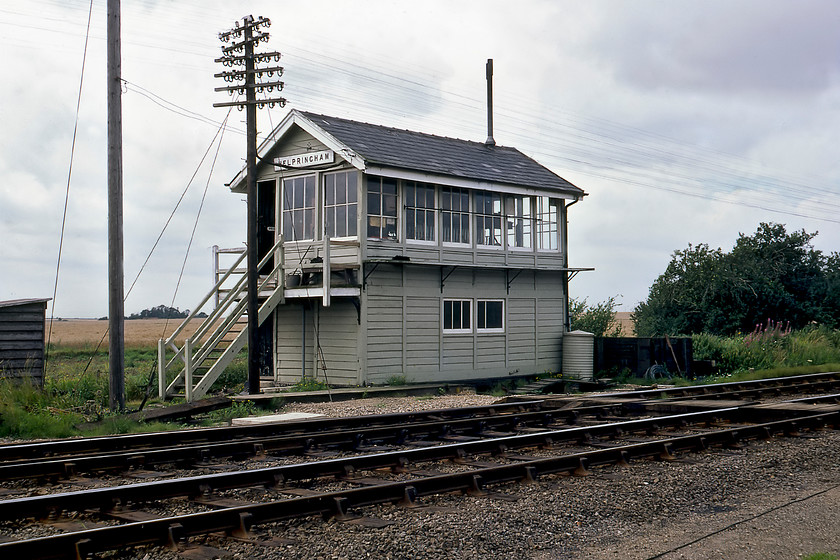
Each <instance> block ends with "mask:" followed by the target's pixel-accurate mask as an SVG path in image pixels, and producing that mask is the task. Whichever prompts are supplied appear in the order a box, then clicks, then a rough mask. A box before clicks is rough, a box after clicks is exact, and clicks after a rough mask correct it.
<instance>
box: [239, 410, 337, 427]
mask: <svg viewBox="0 0 840 560" xmlns="http://www.w3.org/2000/svg"><path fill="white" fill-rule="evenodd" d="M321 416H324V414H313V413H311V412H286V413H284V414H269V415H267V416H248V417H245V418H234V419H233V420H231V421H230V423H231V425H232V426H257V425H260V424H274V423H276V422H290V421H292V420H308V419H310V418H319V417H321Z"/></svg>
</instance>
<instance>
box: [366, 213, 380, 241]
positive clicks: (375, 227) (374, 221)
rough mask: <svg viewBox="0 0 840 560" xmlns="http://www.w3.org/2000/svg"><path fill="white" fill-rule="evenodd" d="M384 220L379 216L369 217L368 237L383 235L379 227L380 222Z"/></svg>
mask: <svg viewBox="0 0 840 560" xmlns="http://www.w3.org/2000/svg"><path fill="white" fill-rule="evenodd" d="M381 220H382V218H380V217H379V216H369V217H368V231H367V235H368V237H382V230H381V229H380V227H379V222H380V221H381Z"/></svg>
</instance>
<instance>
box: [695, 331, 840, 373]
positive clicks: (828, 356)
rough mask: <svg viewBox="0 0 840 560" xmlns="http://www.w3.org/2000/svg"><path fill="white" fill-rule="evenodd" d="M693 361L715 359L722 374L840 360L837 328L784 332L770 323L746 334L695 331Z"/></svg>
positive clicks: (839, 335)
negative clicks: (700, 332)
mask: <svg viewBox="0 0 840 560" xmlns="http://www.w3.org/2000/svg"><path fill="white" fill-rule="evenodd" d="M692 342H693V345H694V359H695V360H714V361H715V364H716V370H717V371H718V372H719V373H722V374H736V373H740V372H744V371H749V370H759V369H771V368H783V367H788V368H789V367H800V366H809V365H819V364H828V363H833V362H840V331H837V330H833V329H829V328H827V327H824V326H810V327H806V328H804V329H800V330H797V331H787V330H786V329H778V328H775V327H772V326H768V328H763V327H762V329H760V330H759V329H757V330H756V331H753V332H752V333H750V334H748V335H746V336H718V335H713V334H696V335H694V336H693V337H692Z"/></svg>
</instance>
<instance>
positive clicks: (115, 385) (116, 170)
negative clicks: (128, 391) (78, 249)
mask: <svg viewBox="0 0 840 560" xmlns="http://www.w3.org/2000/svg"><path fill="white" fill-rule="evenodd" d="M107 39H108V41H107V42H108V78H107V79H108V329H109V335H108V336H109V348H108V356H109V362H108V364H109V365H108V372H109V385H108V387H109V397H110V399H109V402H110V407H111V410H112V411H117V412H122V411H124V410H125V332H124V330H123V328H124V323H125V301H124V287H123V277H124V272H123V185H122V99H121V97H120V96H121V94H122V88H121V85H122V84H121V83H120V79H121V70H120V0H108V31H107Z"/></svg>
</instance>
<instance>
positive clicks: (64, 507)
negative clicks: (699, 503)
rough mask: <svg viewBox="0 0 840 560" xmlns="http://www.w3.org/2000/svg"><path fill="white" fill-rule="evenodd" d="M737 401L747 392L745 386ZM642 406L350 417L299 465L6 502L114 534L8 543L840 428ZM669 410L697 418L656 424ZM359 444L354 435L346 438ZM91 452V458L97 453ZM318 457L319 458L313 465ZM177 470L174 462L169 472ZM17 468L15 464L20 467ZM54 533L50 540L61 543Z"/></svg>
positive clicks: (138, 531)
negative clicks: (184, 507)
mask: <svg viewBox="0 0 840 560" xmlns="http://www.w3.org/2000/svg"><path fill="white" fill-rule="evenodd" d="M791 381H793V380H791ZM813 381H814V382H815V383H817V385H815V386H814V387H817V388H816V389H809V388H808V385H807V384H802V383H800V384H799V388H800V389H799V391H800V392H801V393H803V394H809V395H810V394H812V393H814V392H822V391H824V390H825V389H824V388H823V385H822V384H823V382H824V381H825V379H814V380H813ZM794 383H795V382H794ZM794 383H789V384H788V385H787V386H788V387H792V386H793V384H794ZM754 388H755V387H751V388H750V389H754ZM733 390H737V391H742V390H743V389H740V388H738V389H735V388H734V386H733ZM790 390H791V391H792V389H790ZM642 393H645V392H642ZM635 394H636V395H637V398H636V399H633V398H632V397H628V393H624V394H621V395H620V396H619V397H616V398H618V399H619V400H620V401H621V402H620V404H600V405H598V406H583V407H577V408H564V407H567V406H569V405H570V401H568V400H545V401H542V402H539V403H537V402H531V403H527V406H526V407H518V406H510V407H502V408H498V407H497V408H496V409H495V410H494V411H493V412H489V411H488V410H481V409H483V408H485V407H474V409H473V410H472V411H470V412H466V411H465V409H453V411H451V412H441V413H440V414H441V416H443V417H437V418H436V417H435V414H434V413H430V414H426V415H421V416H417V417H412V418H411V420H414V422H401V423H400V420H407V419H408V417H407V416H405V415H393V416H394V418H391V419H390V420H389V422H392V423H393V422H397V423H400V424H401V426H402V430H404V431H401V432H397V431H395V427H394V426H392V425H387V422H385V423H383V422H382V419H380V421H379V422H378V423H377V424H375V425H374V423H373V422H374V421H373V419H354V420H348V419H343V420H342V421H337V422H335V423H333V424H331V425H330V426H329V427H325V426H326V424H323V423H322V424H321V427H322V428H324V429H323V430H318V429H315V428H313V433H312V434H305V435H322V436H323V438H324V439H322V440H320V441H318V443H316V444H314V445H313V444H312V442H310V444H309V445H308V446H303V447H300V446H299V443H296V444H295V445H296V446H298V447H294V449H292V448H291V447H289V446H285V447H284V445H285V444H281V445H278V447H277V448H276V450H277V453H278V454H279V455H289V454H292V453H294V454H300V453H313V450H315V452H314V453H315V455H314V456H313V455H310V456H309V457H300V460H297V461H295V462H292V463H290V464H281V465H270V466H265V467H261V468H255V467H253V466H251V467H250V468H244V469H243V468H241V469H238V470H232V471H230V472H216V473H211V474H192V475H190V474H187V475H184V474H182V475H180V476H177V477H171V478H162V479H160V480H149V481H148V482H140V483H133V484H123V483H122V482H124V480H123V479H118V482H119V483H118V484H105V485H102V486H101V487H99V488H90V489H84V490H74V491H69V492H57V493H53V494H45V495H39V496H23V497H15V496H14V495H13V494H12V495H11V496H10V497H8V498H7V499H5V500H0V522H3V523H6V524H21V523H28V522H27V521H25V520H26V519H30V518H31V519H44V520H49V521H52V522H55V521H56V520H59V519H66V518H68V517H70V518H75V519H82V520H84V521H85V522H89V523H95V522H102V523H107V524H108V526H104V527H98V528H94V529H89V530H83V531H74V532H69V533H57V534H44V535H43V536H40V537H36V538H32V539H27V540H18V541H12V542H8V543H2V544H0V554H2V555H3V557H8V558H17V557H28V558H85V557H87V556H88V555H91V554H95V553H99V552H102V551H107V550H111V549H113V548H118V547H123V546H126V545H149V544H154V545H161V546H169V547H177V546H179V545H183V543H184V542H186V541H187V540H189V539H190V538H191V537H194V536H197V535H203V534H204V535H206V534H208V533H216V532H219V531H222V532H225V533H226V534H229V535H232V536H234V537H239V538H244V537H246V536H247V535H248V534H249V532H250V530H251V529H252V527H254V526H256V525H260V524H264V523H268V522H275V521H282V520H286V519H291V518H293V517H301V516H311V515H321V516H324V517H333V518H336V519H340V520H341V519H347V518H348V517H350V516H351V515H352V512H353V511H355V510H358V509H360V508H364V507H365V506H369V505H373V504H383V503H397V504H402V505H403V506H409V507H410V506H413V505H416V504H417V503H418V502H420V501H422V500H423V499H425V498H426V497H428V496H432V495H436V494H442V493H450V492H464V493H471V494H481V493H486V492H488V491H492V490H493V489H494V488H496V487H498V486H499V485H504V484H508V483H511V482H517V481H531V482H534V481H539V480H541V479H546V478H553V477H557V476H563V475H568V474H577V475H583V474H586V473H587V472H588V471H590V470H591V469H593V468H596V467H599V466H603V465H617V464H620V465H625V464H630V463H632V462H634V461H639V460H643V459H647V458H656V459H660V460H673V459H674V458H676V457H677V456H679V455H682V454H685V453H690V452H697V451H703V450H707V449H710V448H720V447H737V446H740V445H742V444H743V443H744V442H746V441H750V440H754V439H758V438H762V439H765V438H771V437H774V436H780V435H796V434H800V433H802V432H804V431H810V430H819V429H822V428H825V427H831V428H836V427H837V426H840V406H837V405H836V404H835V403H836V400H837V395H832V394H826V395H822V396H820V397H816V399H820V400H815V397H813V396H811V397H807V398H806V399H807V400H803V399H794V400H791V401H790V402H786V403H778V404H773V405H767V404H761V403H755V402H745V403H742V404H740V405H738V406H725V407H717V406H716V405H709V404H705V405H704V404H698V403H697V402H688V401H686V399H683V398H679V397H678V398H677V400H674V401H671V400H670V399H663V398H661V397H659V396H658V397H656V398H652V399H651V398H649V397H650V393H646V394H642V395H639V392H635ZM721 394H723V391H720V392H716V393H715V397H714V399H716V400H717V401H719V402H720V401H721V399H722V397H721ZM695 400H696V399H695ZM729 400H731V399H728V400H727V402H728V401H729ZM631 401H632V402H631ZM680 402H682V404H680ZM663 404H667V405H668V407H671V408H675V407H686V408H687V409H689V410H692V411H691V412H682V413H679V414H666V415H661V414H660V415H657V411H658V410H661V409H662V406H663ZM455 410H458V411H459V412H455ZM472 421H475V422H472ZM343 422H344V423H343ZM302 427H305V423H302V424H301V425H298V426H293V427H286V428H278V427H275V428H274V429H275V431H276V433H275V434H274V435H273V436H271V437H273V438H275V439H277V440H278V441H284V440H285V441H286V443H288V441H289V440H288V439H286V438H299V437H300V434H297V433H294V432H295V431H299V430H300V429H301V428H302ZM453 427H454V428H453ZM502 430H504V431H502ZM353 433H355V434H356V436H355V437H353V438H348V437H347V436H349V435H352V434H353ZM214 437H215V436H214ZM243 437H247V436H244V435H243ZM261 437H268V436H266V435H265V434H261ZM295 441H298V442H299V439H296V440H295ZM348 442H351V443H348ZM124 444H125V442H123V443H122V444H121V445H124ZM247 444H248V445H252V444H253V442H252V441H248V443H247ZM263 444H265V442H263ZM79 445H81V447H80V448H79V449H81V448H82V447H84V445H89V444H79ZM144 445H149V444H148V443H145V444H144ZM187 447H190V445H188V446H187ZM192 447H195V445H192ZM252 448H253V445H252ZM151 451H155V452H158V451H159V452H161V453H164V452H165V450H164V449H163V448H156V449H151V448H147V449H146V450H145V451H144V453H145V454H147V455H148V454H149V453H150V452H151ZM27 452H35V451H34V450H30V451H27ZM72 452H73V453H76V454H75V455H74V456H73V459H74V461H79V460H80V459H81V458H83V457H85V458H86V459H85V460H87V459H90V460H93V457H96V456H97V454H96V453H94V454H90V455H83V454H80V452H79V451H78V449H77V450H74V451H72ZM121 452H122V451H121ZM129 452H130V451H129ZM274 453H275V450H274V448H269V450H268V451H266V450H265V448H263V453H262V454H261V455H265V456H266V457H270V456H271V455H273V454H274ZM326 455H335V456H332V457H328V458H325V456H326ZM9 456H12V454H10V455H9ZM226 456H228V457H229V456H230V455H226ZM316 457H320V458H319V460H313V459H315V458H316ZM287 458H288V457H287ZM59 461H67V458H63V459H59ZM177 462H179V461H177V460H175V461H173V460H172V459H170V461H169V462H168V463H166V462H161V463H160V464H172V463H177ZM9 463H10V464H15V463H14V460H12V461H11V462H9ZM205 465H206V461H205ZM107 470H111V468H110V467H95V468H92V471H93V472H100V471H107ZM64 474H67V472H66V471H65V472H64ZM159 474H161V476H162V477H165V476H166V475H165V474H164V473H159ZM70 482H73V481H72V479H71V481H70ZM171 500H177V501H178V503H181V504H183V503H184V500H188V502H186V503H188V504H189V508H188V509H189V512H188V513H183V514H179V515H165V514H163V515H162V514H161V513H160V512H161V511H165V510H166V508H167V505H166V504H167V503H168V502H169V501H171ZM45 527H46V528H45V529H44V531H43V532H44V533H50V532H53V533H54V532H55V531H54V530H51V529H50V528H49V526H45Z"/></svg>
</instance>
